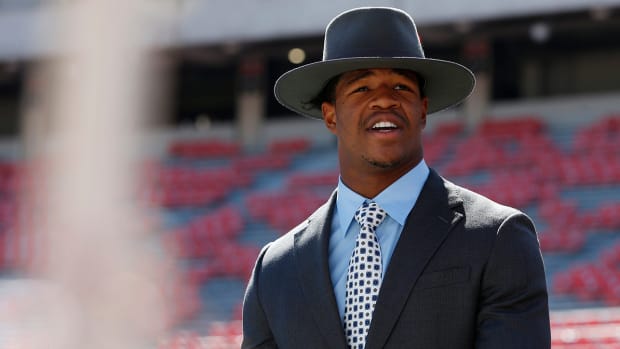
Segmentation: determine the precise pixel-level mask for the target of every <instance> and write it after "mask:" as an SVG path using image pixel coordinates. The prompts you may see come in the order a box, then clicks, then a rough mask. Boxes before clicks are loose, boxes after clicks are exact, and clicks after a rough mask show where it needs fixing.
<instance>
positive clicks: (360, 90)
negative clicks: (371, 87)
mask: <svg viewBox="0 0 620 349" xmlns="http://www.w3.org/2000/svg"><path fill="white" fill-rule="evenodd" d="M366 91H368V86H360V87H358V88H356V89H355V90H354V91H353V92H366Z"/></svg>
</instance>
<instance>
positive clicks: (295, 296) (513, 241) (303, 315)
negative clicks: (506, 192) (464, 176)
mask: <svg viewBox="0 0 620 349" xmlns="http://www.w3.org/2000/svg"><path fill="white" fill-rule="evenodd" d="M335 195H337V193H335V194H334V195H332V197H331V198H330V199H329V200H328V202H327V203H326V204H325V205H323V206H322V207H320V208H319V209H318V210H317V211H316V212H314V213H313V214H312V215H311V216H310V217H309V218H308V219H307V220H306V221H305V222H304V223H302V224H300V225H299V226H298V227H296V228H294V229H293V230H292V231H290V232H289V233H287V234H285V235H284V236H282V237H281V238H279V239H278V240H276V241H274V242H273V243H271V244H269V245H267V246H266V247H265V248H264V249H263V250H262V251H261V253H260V255H259V257H258V260H257V262H256V266H255V269H254V272H253V275H252V278H251V280H250V283H249V285H248V288H247V291H246V295H245V300H244V309H243V336H244V338H243V345H242V348H291V349H293V348H294V349H298V348H333V349H340V348H347V345H346V340H345V336H344V331H343V325H342V323H341V321H340V317H339V315H338V310H337V307H336V300H335V298H334V293H333V287H332V283H331V280H330V274H329V270H328V269H329V268H328V262H327V259H328V258H327V255H328V241H329V235H330V226H331V219H332V212H333V207H334V205H335ZM550 341H551V340H550V325H549V309H548V300H547V289H546V283H545V272H544V266H543V261H542V257H541V253H540V249H539V245H538V239H537V236H536V232H535V228H534V225H533V223H532V222H531V220H530V219H529V218H528V217H527V216H526V215H524V214H523V213H521V212H519V211H517V210H515V209H512V208H509V207H506V206H502V205H499V204H497V203H495V202H493V201H491V200H489V199H487V198H484V197H482V196H480V195H478V194H475V193H473V192H471V191H468V190H466V189H464V188H461V187H459V186H456V185H454V184H452V183H450V182H448V181H445V180H444V179H443V178H441V177H440V176H439V175H437V173H435V172H434V171H431V174H430V175H429V178H428V180H427V182H426V183H425V185H424V187H423V189H422V192H421V193H420V197H419V199H418V201H417V203H416V205H415V207H414V208H413V210H412V211H411V213H410V214H409V217H408V218H407V222H406V224H405V227H404V229H403V232H402V235H401V237H400V240H399V241H398V243H397V245H396V248H395V250H394V253H393V255H392V259H391V261H390V265H389V266H388V268H387V271H386V274H385V277H384V279H383V283H382V285H381V290H380V293H379V299H378V300H377V304H376V307H375V311H374V314H373V319H372V323H371V327H370V332H369V334H368V338H367V343H366V348H367V349H376V348H398V349H402V348H422V349H431V348H433V349H434V348H446V349H457V348H490V349H499V348H501V349H506V348H515V349H517V348H518V349H530V348H532V349H533V348H550V346H551V344H550Z"/></svg>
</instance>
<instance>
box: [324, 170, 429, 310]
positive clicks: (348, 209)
mask: <svg viewBox="0 0 620 349" xmlns="http://www.w3.org/2000/svg"><path fill="white" fill-rule="evenodd" d="M429 172H430V170H429V169H428V166H427V165H426V162H424V160H422V161H420V163H419V164H418V165H416V166H415V167H414V168H413V169H411V170H410V171H409V172H407V173H406V174H405V175H403V176H402V177H401V178H399V179H398V180H397V181H396V182H394V183H392V184H391V185H390V186H389V187H387V188H385V190H383V191H382V192H381V193H379V195H377V196H376V197H374V198H365V197H363V196H361V195H359V194H357V193H356V192H354V191H353V190H351V189H350V188H348V187H347V186H346V185H345V184H344V183H342V180H339V181H338V189H337V190H338V195H337V198H336V207H335V208H334V216H333V220H332V224H331V232H332V233H331V236H330V238H329V270H330V277H331V280H332V285H333V286H334V295H335V296H336V303H338V312H339V313H340V319H341V320H342V319H343V318H344V298H345V292H346V290H345V283H346V281H347V268H348V266H349V259H350V258H351V254H352V253H353V248H354V247H355V239H356V237H357V233H358V232H359V230H360V226H359V224H358V223H357V222H355V219H354V217H353V216H354V215H355V211H356V210H357V209H358V208H359V207H360V206H361V205H362V203H363V202H364V201H365V200H372V201H374V202H376V203H377V204H379V206H380V207H381V208H382V209H384V210H385V211H386V212H387V214H388V216H387V217H386V218H385V220H384V221H383V222H382V223H381V224H380V225H379V227H378V228H377V231H376V233H377V238H378V239H379V245H380V246H381V259H382V263H383V275H385V272H386V270H387V267H388V265H389V263H390V258H391V257H392V252H394V247H395V246H396V243H397V242H398V238H399V237H400V233H401V232H402V230H403V226H404V225H405V220H406V219H407V216H408V215H409V212H410V211H411V209H412V208H413V206H414V205H415V203H416V201H417V200H418V196H419V195H420V192H421V191H422V186H424V183H425V182H426V179H427V178H428V174H429ZM353 223H355V224H353Z"/></svg>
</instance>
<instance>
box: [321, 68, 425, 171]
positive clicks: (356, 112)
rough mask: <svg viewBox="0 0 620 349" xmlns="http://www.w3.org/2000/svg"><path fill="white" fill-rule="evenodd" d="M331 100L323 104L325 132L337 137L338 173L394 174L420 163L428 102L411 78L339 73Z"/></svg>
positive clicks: (408, 74)
mask: <svg viewBox="0 0 620 349" xmlns="http://www.w3.org/2000/svg"><path fill="white" fill-rule="evenodd" d="M334 96H335V101H334V102H333V103H329V102H325V103H323V104H322V112H323V118H324V121H325V125H326V126H327V128H328V129H329V130H330V131H331V132H332V133H334V134H335V135H336V138H337V139H338V156H339V161H340V167H341V172H342V174H343V175H344V174H345V173H347V172H349V173H360V171H362V172H361V173H375V171H383V172H385V171H396V172H401V173H400V175H402V174H403V173H405V172H406V171H408V170H409V169H411V168H412V167H414V166H415V165H417V164H418V162H419V161H420V160H421V159H422V130H423V129H424V127H425V126H426V110H427V107H428V101H427V98H426V97H421V94H420V88H419V86H418V80H417V78H416V75H415V74H414V73H412V72H408V71H400V70H398V71H397V70H393V69H363V70H356V71H351V72H347V73H344V74H343V75H342V76H341V77H340V79H339V80H338V83H337V84H336V88H335V94H334Z"/></svg>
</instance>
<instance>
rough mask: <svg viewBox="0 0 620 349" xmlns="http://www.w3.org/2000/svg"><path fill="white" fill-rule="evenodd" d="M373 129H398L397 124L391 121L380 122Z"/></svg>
mask: <svg viewBox="0 0 620 349" xmlns="http://www.w3.org/2000/svg"><path fill="white" fill-rule="evenodd" d="M372 128H396V124H394V123H392V122H389V121H380V122H377V123H376V124H374V125H372Z"/></svg>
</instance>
